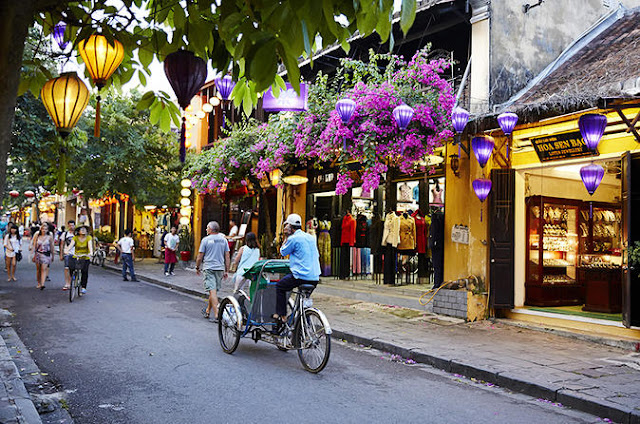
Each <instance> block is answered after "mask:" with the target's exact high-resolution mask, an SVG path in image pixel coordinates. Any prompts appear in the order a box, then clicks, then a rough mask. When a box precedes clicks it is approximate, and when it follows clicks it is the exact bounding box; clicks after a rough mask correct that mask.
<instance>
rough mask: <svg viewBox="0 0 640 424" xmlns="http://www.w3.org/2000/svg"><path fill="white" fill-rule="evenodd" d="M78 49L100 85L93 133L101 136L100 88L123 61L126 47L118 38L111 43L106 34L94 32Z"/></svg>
mask: <svg viewBox="0 0 640 424" xmlns="http://www.w3.org/2000/svg"><path fill="white" fill-rule="evenodd" d="M78 51H79V52H80V56H82V60H83V61H84V63H85V65H86V66H87V70H88V71H89V74H90V75H91V79H92V80H93V83H94V84H95V85H96V87H98V96H97V97H96V100H97V103H96V123H95V127H94V130H93V135H94V137H100V90H101V89H102V87H104V85H105V84H106V82H107V80H108V79H109V78H110V77H111V75H113V73H114V72H115V71H116V69H117V68H118V66H120V63H122V59H123V58H124V47H122V43H120V42H119V41H118V40H115V39H114V40H113V43H110V42H109V40H107V37H105V36H104V35H101V34H94V35H92V36H90V37H89V38H87V39H86V40H82V41H80V42H79V43H78Z"/></svg>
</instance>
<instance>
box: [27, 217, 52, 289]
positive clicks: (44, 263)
mask: <svg viewBox="0 0 640 424" xmlns="http://www.w3.org/2000/svg"><path fill="white" fill-rule="evenodd" d="M53 247H54V242H53V233H52V232H51V227H50V226H49V224H47V223H46V222H44V223H43V224H42V227H40V230H39V231H37V232H36V233H35V234H34V235H33V239H32V240H31V247H30V249H29V250H31V251H32V252H33V262H35V264H36V279H37V281H38V285H37V286H36V288H38V289H40V290H44V282H45V280H46V278H47V274H48V273H49V272H48V271H49V265H51V263H52V262H53Z"/></svg>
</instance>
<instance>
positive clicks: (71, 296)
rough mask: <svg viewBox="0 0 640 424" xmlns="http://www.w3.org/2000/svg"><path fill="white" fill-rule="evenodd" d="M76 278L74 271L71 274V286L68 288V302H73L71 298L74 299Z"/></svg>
mask: <svg viewBox="0 0 640 424" xmlns="http://www.w3.org/2000/svg"><path fill="white" fill-rule="evenodd" d="M76 278H77V274H76V271H75V270H74V271H73V272H72V273H71V286H70V287H69V302H73V298H74V297H76Z"/></svg>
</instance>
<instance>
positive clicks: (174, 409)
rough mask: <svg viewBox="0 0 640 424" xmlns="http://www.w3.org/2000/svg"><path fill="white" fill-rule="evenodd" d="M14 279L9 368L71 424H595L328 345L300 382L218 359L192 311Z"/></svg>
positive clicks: (28, 270)
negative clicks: (40, 383) (51, 395)
mask: <svg viewBox="0 0 640 424" xmlns="http://www.w3.org/2000/svg"><path fill="white" fill-rule="evenodd" d="M139 271H140V273H141V274H140V275H141V276H142V271H143V269H142V264H140V267H139ZM179 272H180V273H181V274H182V277H185V276H187V275H189V274H187V271H179ZM17 276H18V279H19V281H18V282H14V283H8V282H4V281H3V282H1V283H0V307H3V308H6V309H8V310H9V311H11V312H12V316H10V317H7V319H8V321H9V322H10V323H11V324H12V327H13V329H15V331H16V332H17V335H18V336H19V337H20V339H21V341H20V343H24V347H20V346H16V344H17V343H18V342H16V341H13V342H11V343H13V344H14V346H13V347H14V349H12V351H11V356H12V357H14V354H15V352H14V351H15V350H18V349H22V350H28V351H29V352H30V354H31V356H32V357H33V359H34V360H35V363H36V364H37V366H38V367H39V374H40V375H41V376H47V377H48V378H49V382H50V383H51V384H53V386H55V387H56V388H58V389H59V390H60V391H61V392H62V393H63V394H64V395H63V396H62V400H61V401H59V402H60V404H61V405H63V406H64V407H65V408H68V410H69V412H70V414H71V416H72V417H73V418H74V420H75V422H76V423H211V422H216V423H227V422H229V423H231V422H233V423H235V422H247V423H254V422H255V423H258V422H260V423H264V422H275V421H279V422H303V423H307V422H308V423H315V422H323V423H325V422H326V423H333V422H336V423H338V422H340V423H344V422H346V423H349V422H353V423H362V422H385V423H386V422H402V423H406V422H438V423H459V422H474V423H496V422H508V423H595V422H600V421H601V419H600V418H597V417H595V416H592V415H589V414H586V413H584V412H579V411H576V410H573V409H570V408H567V407H564V406H562V405H560V404H558V403H552V402H547V401H544V400H543V399H536V398H535V397H530V396H525V395H522V394H517V393H511V392H510V391H508V390H504V389H502V388H499V387H496V386H495V385H492V384H489V383H486V382H482V381H479V380H477V379H469V378H464V377H463V376H461V375H456V374H451V373H447V372H443V371H440V370H437V369H434V368H432V367H429V366H426V365H421V364H413V363H412V361H409V360H403V359H402V358H400V357H398V356H397V355H392V354H389V353H385V352H380V351H378V350H375V349H372V348H370V347H368V346H365V345H358V344H350V343H344V342H341V341H340V340H338V339H335V340H334V344H333V349H332V355H331V359H330V362H329V365H328V366H327V368H326V369H325V370H324V371H323V372H322V373H320V374H318V375H313V374H310V373H307V372H306V371H304V370H303V369H302V367H301V365H300V364H299V362H298V359H297V355H296V354H295V353H294V352H280V351H279V350H277V349H276V348H274V347H273V346H271V345H268V344H265V343H258V344H254V343H253V342H252V341H250V340H242V342H241V345H240V347H239V349H238V350H237V351H236V353H234V354H233V355H227V354H225V353H223V352H222V350H221V349H220V346H219V343H218V340H217V332H216V327H215V325H214V324H212V323H211V322H209V321H208V320H205V319H203V318H202V316H201V315H200V308H201V307H202V306H203V300H202V299H199V298H196V297H193V296H189V295H185V294H181V293H176V292H175V291H171V290H167V289H164V288H162V287H158V286H154V285H152V284H148V283H144V282H140V283H135V282H123V281H122V280H121V278H120V277H119V276H118V275H117V274H114V273H113V272H112V271H108V270H103V269H100V268H97V267H91V269H90V277H89V287H88V294H87V295H86V296H85V297H82V298H80V299H77V300H76V301H74V302H73V303H69V301H68V297H67V296H66V295H67V293H66V292H63V291H62V290H61V288H62V285H63V283H62V278H61V276H62V269H61V266H60V264H59V263H58V262H57V263H56V264H54V266H53V269H52V271H51V280H52V281H51V282H48V283H47V284H46V286H47V287H46V289H45V290H43V291H40V290H37V289H36V288H35V268H34V266H33V265H32V264H30V263H27V262H22V263H21V264H20V266H19V270H18V273H17ZM177 277H178V276H176V277H174V279H176V280H177V279H178V278H177ZM321 308H323V309H327V308H325V305H324V304H323V305H322V306H321ZM332 314H333V312H332V311H329V319H330V320H332V321H333V322H335V323H336V324H338V323H339V320H338V319H337V316H335V317H334V316H333V315H332ZM372 314H373V313H372ZM4 337H5V334H4V332H3V338H4ZM14 360H15V358H14ZM21 369H24V368H22V367H21ZM27 371H30V370H27ZM37 373H38V372H35V374H37ZM29 374H32V373H29ZM0 379H3V382H4V377H3V376H2V375H1V374H0ZM5 384H6V383H5ZM42 417H43V422H58V420H53V419H51V420H49V419H45V417H46V414H43V415H42ZM7 422H11V421H7ZM14 422H18V421H14ZM22 422H29V421H22Z"/></svg>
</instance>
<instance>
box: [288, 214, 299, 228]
mask: <svg viewBox="0 0 640 424" xmlns="http://www.w3.org/2000/svg"><path fill="white" fill-rule="evenodd" d="M284 223H285V224H289V225H293V226H298V227H302V218H301V217H300V215H298V214H297V213H292V214H291V215H289V216H288V217H287V220H286V221H285V222H284Z"/></svg>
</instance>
